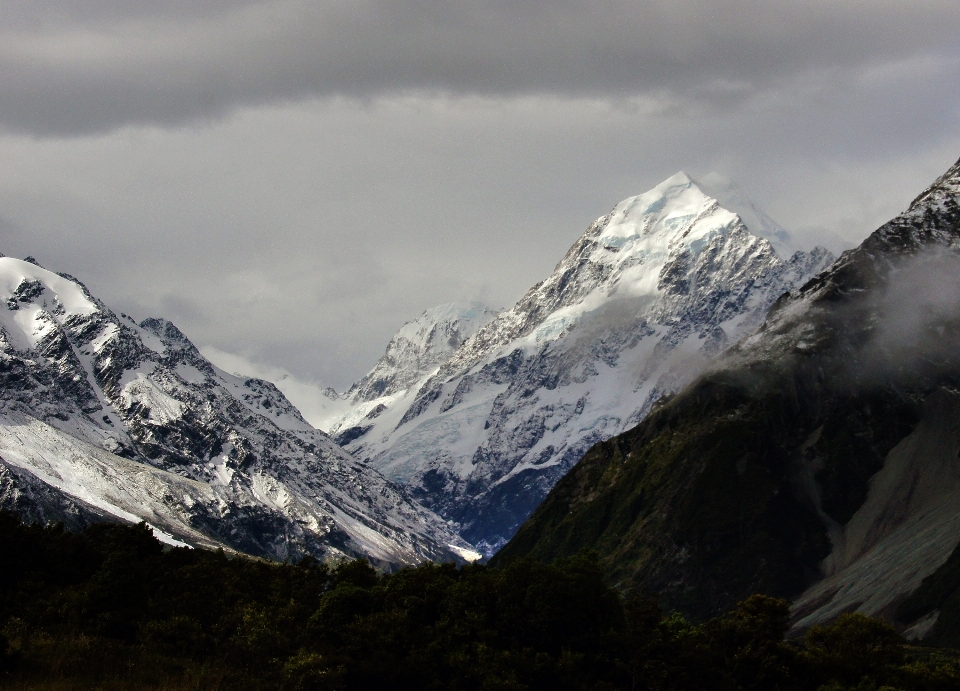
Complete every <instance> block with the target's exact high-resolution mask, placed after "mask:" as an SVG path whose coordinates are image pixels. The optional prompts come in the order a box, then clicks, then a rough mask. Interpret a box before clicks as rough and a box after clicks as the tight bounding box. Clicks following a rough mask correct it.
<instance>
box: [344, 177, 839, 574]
mask: <svg viewBox="0 0 960 691" xmlns="http://www.w3.org/2000/svg"><path fill="white" fill-rule="evenodd" d="M751 208H753V207H751ZM754 212H755V213H753V214H752V216H751V218H752V219H753V220H752V221H751V222H752V223H753V225H746V224H745V222H744V219H741V217H740V216H738V215H737V214H735V213H733V212H732V211H731V210H730V209H728V208H726V207H725V206H724V205H723V202H722V201H718V199H716V198H714V197H712V196H710V195H708V194H706V193H705V192H704V191H703V190H702V189H701V188H700V187H699V186H698V184H697V183H696V182H695V181H693V180H691V179H690V178H689V177H687V176H686V175H684V174H683V173H679V174H677V175H675V176H673V177H671V178H669V179H668V180H666V181H664V182H663V183H662V184H660V185H658V186H657V187H656V188H654V189H652V190H650V191H649V192H647V193H645V194H642V195H639V196H636V197H631V198H629V199H626V200H624V201H622V202H620V203H619V204H618V205H617V206H616V207H615V208H614V209H613V211H611V212H610V213H609V214H608V215H606V216H604V217H602V218H600V219H598V220H597V221H596V222H595V223H594V224H593V225H591V226H590V228H588V229H587V231H586V232H585V233H584V234H583V235H582V236H581V237H580V239H579V240H577V242H576V243H574V245H573V246H572V247H571V248H570V250H569V252H567V254H566V256H564V257H563V258H562V259H561V261H560V263H559V264H558V265H557V267H556V269H555V270H554V272H553V273H552V274H551V275H550V276H549V277H547V278H546V280H544V281H542V282H540V283H538V284H537V285H535V286H534V287H532V288H531V289H530V291H529V292H528V293H527V294H526V295H525V296H524V297H523V298H522V299H521V300H520V301H519V302H517V304H515V305H514V306H513V307H511V308H509V309H507V310H504V311H503V312H501V313H499V314H496V315H495V316H494V315H492V314H490V313H488V312H483V311H481V310H478V309H475V308H473V309H469V310H464V309H461V310H459V311H458V312H457V313H456V314H455V315H452V316H455V317H456V320H451V319H450V316H451V313H450V312H449V310H447V309H445V308H443V309H439V310H438V311H436V312H437V313H436V314H433V312H435V311H434V310H432V311H431V312H428V313H426V314H424V315H423V317H421V318H420V319H419V320H417V321H416V322H413V323H411V324H410V325H408V326H407V327H404V329H403V330H402V331H401V333H399V334H398V335H397V337H396V338H395V339H394V341H393V342H391V345H390V347H389V348H388V352H387V355H385V357H384V359H383V360H381V362H380V363H378V365H377V367H376V368H375V369H374V371H373V372H371V374H370V375H368V376H367V377H365V378H364V379H363V380H361V382H359V383H358V384H357V385H356V386H355V387H354V389H352V390H351V392H352V395H353V398H352V399H351V402H350V408H349V410H348V411H347V412H346V413H345V414H344V415H343V417H342V418H341V419H340V420H339V421H337V422H336V423H335V424H334V425H333V426H332V427H331V432H332V433H333V434H335V435H336V436H335V438H336V439H337V440H338V441H340V442H341V443H343V444H344V445H345V446H346V448H347V449H348V450H349V451H351V452H352V453H354V454H356V455H357V456H360V457H361V458H365V459H368V460H369V461H370V462H371V464H372V465H373V466H374V467H376V468H377V469H378V470H380V471H381V472H383V473H384V475H386V476H387V477H388V478H390V479H392V480H395V481H397V482H400V483H403V484H405V485H407V486H408V487H409V488H410V489H411V492H412V493H413V495H414V496H415V497H416V498H417V499H418V500H420V501H421V502H422V503H423V504H424V505H426V506H428V507H430V508H431V509H432V510H434V511H436V512H437V513H438V514H440V515H441V516H443V517H444V518H447V519H450V520H451V521H453V522H454V523H455V524H457V525H458V526H459V529H460V534H461V536H463V537H464V538H465V539H466V540H467V541H469V542H471V543H473V544H475V545H476V546H477V548H478V549H479V550H480V551H482V552H484V553H485V554H488V555H489V554H492V553H494V552H495V551H496V550H497V549H498V548H499V547H500V546H502V545H503V544H504V543H505V542H506V541H507V540H508V539H509V538H510V537H511V536H512V535H513V533H514V532H515V531H516V529H517V528H518V527H519V526H520V525H521V524H522V523H523V521H524V520H526V518H527V517H528V516H529V515H530V513H531V512H532V511H533V510H534V508H535V507H536V506H537V504H539V503H540V501H541V500H542V499H543V498H544V497H545V496H546V494H547V492H548V491H549V490H550V488H551V487H552V486H553V484H554V483H555V482H557V480H559V479H560V478H561V477H562V476H563V475H564V473H566V472H567V471H568V470H569V469H570V467H572V466H573V464H574V463H575V462H576V461H577V460H579V458H580V457H581V456H582V455H583V454H584V453H585V452H586V451H587V449H589V448H590V447H591V446H592V445H593V444H595V443H596V442H597V441H599V440H602V439H606V438H609V437H611V436H613V435H615V434H619V433H621V432H623V431H624V430H626V429H629V428H630V427H632V426H633V425H635V424H636V423H637V422H638V421H639V420H641V419H642V418H643V417H644V416H645V415H646V414H647V413H648V411H649V410H650V408H651V406H652V405H653V403H654V402H655V401H656V400H657V399H658V398H659V397H660V396H661V395H663V394H664V393H667V392H672V391H676V390H677V389H678V388H680V387H681V386H683V385H684V384H686V383H687V382H689V381H690V380H691V379H692V378H693V377H694V376H695V375H696V374H697V373H698V372H700V371H701V370H702V368H703V367H704V365H705V363H706V362H707V361H708V360H709V358H711V357H713V356H715V355H717V354H718V353H720V352H722V351H723V350H724V349H725V348H727V347H728V346H730V345H731V344H732V343H735V342H736V341H737V340H739V339H740V338H741V337H743V336H745V335H747V334H749V333H751V332H752V331H753V330H755V329H756V328H757V326H758V325H759V323H760V321H761V320H762V319H763V317H764V315H765V314H766V313H767V310H768V309H769V307H770V305H772V304H773V302H774V301H775V300H776V299H777V298H778V297H779V296H780V295H782V294H783V293H784V292H785V291H787V290H790V289H791V288H795V287H797V286H799V285H802V283H804V282H805V281H806V280H807V279H809V278H810V277H811V276H813V275H814V274H816V273H817V272H818V271H820V270H821V269H822V268H824V267H825V266H826V265H828V264H829V263H830V262H832V260H833V257H832V256H830V255H829V253H828V252H827V251H826V250H824V249H823V248H815V249H813V250H812V251H810V252H795V253H793V254H791V255H784V256H781V255H779V254H778V253H777V251H776V250H775V246H774V245H773V244H772V243H771V241H770V240H769V239H767V237H766V236H769V237H771V238H773V240H775V241H776V242H777V243H779V244H780V245H781V246H783V243H784V241H785V239H788V236H787V235H786V233H785V232H784V231H783V230H782V229H780V228H779V227H778V226H776V224H774V223H773V221H771V220H770V219H768V218H766V217H765V216H762V214H760V213H759V212H756V210H755V209H754ZM754 226H755V227H754ZM441 316H442V317H443V319H440V317H441ZM480 317H482V319H480ZM453 326H456V327H457V328H456V329H455V331H456V333H458V334H460V333H462V334H467V333H469V334H470V336H469V338H465V339H463V340H462V341H461V340H459V339H454V338H447V337H444V338H442V339H437V338H435V337H433V336H432V334H436V333H442V334H448V333H453V332H454V329H453ZM415 335H416V337H414V336H415ZM425 335H430V338H426V337H425ZM453 342H455V343H457V346H458V347H456V348H455V349H449V348H445V347H444V348H440V349H438V344H439V345H441V346H445V344H447V343H453ZM425 346H426V347H425ZM427 351H436V353H437V356H431V357H425V356H424V353H425V352H427ZM406 353H416V357H411V356H409V355H405V354H406ZM424 362H426V363H429V364H430V365H432V368H424V367H422V366H420V363H424ZM407 363H413V364H407ZM398 367H400V368H401V369H400V370H398V369H397V368H398ZM402 370H409V371H410V372H413V374H414V376H406V375H404V376H399V371H402ZM397 382H402V384H403V385H402V386H397V385H396V383H397ZM404 387H405V388H404ZM369 393H372V394H374V395H367V394H369ZM348 395H351V394H348Z"/></svg>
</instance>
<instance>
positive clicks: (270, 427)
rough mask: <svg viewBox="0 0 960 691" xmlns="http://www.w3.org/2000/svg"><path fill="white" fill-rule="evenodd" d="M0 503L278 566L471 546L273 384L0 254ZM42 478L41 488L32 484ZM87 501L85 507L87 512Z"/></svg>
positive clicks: (446, 555)
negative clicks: (143, 530) (138, 528)
mask: <svg viewBox="0 0 960 691" xmlns="http://www.w3.org/2000/svg"><path fill="white" fill-rule="evenodd" d="M0 381H2V384H3V389H2V391H3V395H2V398H0V459H2V460H0V465H2V466H3V467H4V468H5V470H4V473H3V479H2V487H3V494H2V495H0V504H2V505H3V506H7V507H10V508H13V509H17V508H20V509H21V510H24V509H25V507H24V504H25V499H24V498H25V497H28V498H29V497H30V496H33V497H36V498H38V499H41V500H45V501H48V504H46V505H45V506H44V507H40V508H39V509H36V515H38V516H43V515H49V516H53V517H58V516H60V517H62V518H64V519H66V520H67V521H68V522H69V521H83V520H88V518H89V514H90V512H91V511H92V512H93V514H96V513H98V512H99V513H100V514H105V515H108V516H111V517H113V518H114V519H116V520H124V521H129V520H135V519H146V520H147V521H148V522H150V523H151V525H153V526H154V528H155V530H157V531H158V532H159V533H160V534H164V535H166V536H167V537H168V539H169V540H174V541H181V540H182V541H186V542H189V543H192V544H196V545H198V546H212V545H223V546H226V547H228V548H231V549H234V550H237V551H242V552H246V553H250V554H253V555H257V556H267V557H271V558H275V559H281V560H283V559H290V558H297V557H298V556H300V555H304V554H312V555H314V556H318V557H322V558H342V557H352V556H366V557H368V558H370V559H371V560H372V561H374V562H375V563H378V564H380V565H381V566H384V567H388V568H395V567H396V566H399V565H404V564H414V563H419V562H420V561H422V560H424V559H462V558H464V556H465V555H470V554H471V548H470V545H469V544H468V543H466V542H465V541H463V540H462V539H460V538H459V537H458V536H456V534H455V533H453V532H452V531H451V530H450V529H449V528H448V527H447V525H446V523H445V522H443V521H442V520H440V519H439V518H438V517H436V516H435V515H433V514H432V513H430V512H429V511H427V510H425V509H423V508H422V507H420V506H419V505H418V504H416V503H415V502H412V501H411V500H410V498H409V497H408V496H407V494H406V492H405V491H404V490H403V489H402V488H398V487H396V486H394V485H393V484H392V483H390V482H388V481H387V480H385V479H384V478H383V477H382V476H380V475H379V473H377V472H375V471H373V470H372V469H370V468H368V467H367V466H366V465H365V464H363V463H360V462H359V461H357V460H356V459H355V458H353V457H351V456H350V455H349V454H348V453H346V452H345V451H344V450H342V449H341V448H340V447H339V446H337V445H336V444H335V443H333V441H332V440H330V439H329V438H328V437H327V436H326V435H325V434H323V433H322V432H320V431H318V430H315V429H314V428H313V427H311V426H310V425H309V424H308V423H307V422H306V421H305V420H304V419H303V417H302V416H301V415H300V413H299V411H297V410H296V408H295V407H294V406H292V405H291V404H290V403H289V401H287V399H286V398H285V397H284V396H283V395H282V394H281V393H280V391H279V390H278V389H277V388H276V387H275V386H274V385H273V384H270V383H269V382H265V381H263V380H258V379H248V378H240V377H234V376H232V375H229V374H227V373H225V372H223V371H221V370H219V369H217V368H216V367H214V366H213V365H212V364H211V363H209V362H208V361H207V360H206V359H205V358H204V357H203V356H202V355H201V354H200V353H199V351H198V350H197V349H196V348H195V347H194V345H193V344H192V343H191V342H190V341H189V339H187V338H186V336H184V334H183V333H181V332H180V331H179V329H177V328H176V327H175V326H174V325H173V324H172V323H170V322H168V321H166V320H162V319H147V320H144V321H142V322H141V323H140V324H137V323H135V322H134V321H133V320H132V319H130V318H129V317H125V316H120V317H118V316H117V315H116V314H114V313H113V312H112V311H111V310H110V309H109V308H107V307H106V306H105V305H104V304H103V303H102V302H100V301H99V300H97V299H96V298H94V297H93V296H92V295H90V293H89V291H88V290H87V289H86V288H85V287H84V286H83V284H82V283H80V282H79V281H77V280H76V279H74V278H72V277H66V276H61V275H58V274H55V273H53V272H50V271H47V270H45V269H43V268H41V267H39V266H38V265H36V263H35V262H26V261H20V260H16V259H12V258H9V257H4V258H0ZM38 483H45V484H46V485H47V486H48V487H50V488H51V489H43V485H42V484H38ZM91 507H92V508H91Z"/></svg>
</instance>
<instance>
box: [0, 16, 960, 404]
mask: <svg viewBox="0 0 960 691" xmlns="http://www.w3.org/2000/svg"><path fill="white" fill-rule="evenodd" d="M958 36H960V5H958V4H957V2H956V0H930V1H925V0H914V1H913V2H909V3H905V2H902V1H900V0H896V1H893V0H856V1H854V0H829V1H826V0H778V1H777V2H769V1H766V2H760V1H741V0H710V1H707V0H670V1H666V0H664V1H656V2H650V1H644V0H632V1H630V2H626V1H624V2H621V1H604V0H552V2H549V3H547V2H543V1H542V0H509V1H508V0H490V1H487V2H479V1H465V0H461V1H454V0H382V1H381V0H333V1H330V0H317V1H312V2H308V1H305V0H283V1H276V2H257V1H249V2H244V1H236V2H228V1H227V0H153V1H152V2H149V3H131V2H122V1H121V0H71V1H69V2H66V1H64V2H61V1H59V0H42V1H40V0H37V1H34V0H12V1H7V0H0V252H2V253H3V254H6V255H10V256H18V257H25V256H27V255H32V256H33V257H35V258H36V259H37V260H38V261H39V263H40V264H42V265H43V266H45V267H46V268H49V269H52V270H55V271H61V272H67V273H69V274H72V275H74V276H76V277H78V278H79V279H80V280H82V281H83V282H84V283H85V284H86V285H87V287H88V288H89V289H90V290H91V292H92V293H93V294H94V295H96V296H97V297H99V298H101V299H102V300H104V301H105V302H106V303H107V304H108V305H109V306H111V307H112V308H113V309H114V310H115V311H118V312H124V313H126V314H129V315H131V316H133V317H134V318H136V319H138V320H139V319H143V318H145V317H148V316H160V317H165V318H168V319H170V320H172V321H173V322H175V323H176V324H177V325H178V326H179V327H180V328H181V330H182V331H183V332H184V333H186V334H187V335H188V336H189V337H190V338H191V340H193V342H194V343H195V344H196V345H197V346H199V347H201V348H202V349H203V351H204V352H205V353H207V354H209V355H211V356H213V358H214V360H215V361H216V362H218V363H223V364H224V365H227V364H229V366H230V368H231V369H232V370H235V371H236V370H243V371H244V372H245V373H260V374H266V375H268V376H270V377H271V378H274V379H276V378H279V377H281V376H284V375H285V374H289V375H290V377H291V379H293V380H296V381H297V382H302V383H304V384H316V385H320V386H332V387H335V388H336V389H338V390H344V389H345V388H346V387H348V386H349V385H350V384H351V383H352V382H353V381H355V380H356V379H358V378H360V377H361V376H362V375H363V374H364V373H365V372H366V371H367V370H369V369H370V368H371V367H372V365H373V364H374V362H375V361H376V360H377V358H378V357H379V356H380V355H381V354H382V353H383V350H384V348H385V346H386V344H387V342H388V340H389V339H390V337H391V335H392V334H393V333H394V332H395V331H396V330H397V329H398V328H399V327H400V326H401V325H402V324H403V323H404V322H406V321H408V320H410V319H413V318H415V317H416V316H418V315H419V314H420V313H421V312H422V311H423V310H425V309H427V308H429V307H432V306H434V305H437V304H440V303H445V302H451V301H459V300H463V301H467V300H477V301H481V302H485V303H487V304H489V305H491V306H494V307H505V306H509V305H511V304H513V303H514V302H515V301H516V300H518V299H519V298H520V297H521V296H522V295H523V294H524V293H525V292H526V290H527V289H529V288H530V287H531V286H532V285H533V284H535V283H536V282H538V281H540V280H542V279H543V278H545V277H546V276H547V275H548V274H549V273H550V271H551V270H552V269H553V267H554V266H555V265H556V263H557V262H558V261H559V260H560V258H561V257H562V256H563V254H564V253H565V252H566V250H567V249H568V248H569V246H570V245H571V244H572V243H573V242H574V241H575V240H576V239H577V237H578V236H579V235H580V234H581V233H582V232H583V231H584V230H585V229H586V228H587V226H588V225H589V224H590V223H591V222H592V221H593V220H594V219H596V218H597V217H598V216H601V215H603V214H605V213H606V212H607V211H609V210H610V209H611V208H612V207H613V206H614V205H615V204H616V203H617V202H618V201H620V200H621V199H623V198H625V197H628V196H631V195H635V194H639V193H641V192H644V191H646V190H648V189H650V188H651V187H653V186H655V185H656V184H657V183H659V182H660V181H662V180H664V179H666V178H667V177H669V176H671V175H672V174H674V173H676V172H677V171H679V170H684V171H686V172H687V173H688V174H690V175H692V176H693V177H694V178H696V177H698V176H705V175H707V174H708V173H711V172H718V173H720V174H722V175H724V176H726V177H728V178H730V179H732V180H734V181H735V182H736V183H737V184H738V185H739V186H740V187H741V188H742V189H743V190H744V191H745V193H746V194H747V195H748V196H749V197H751V198H752V199H753V200H754V201H755V202H756V203H757V205H758V206H760V207H761V208H763V209H764V210H765V211H766V212H767V213H768V214H769V215H770V216H772V217H773V218H774V219H776V220H777V221H778V222H779V223H780V224H781V225H782V226H784V227H785V228H787V229H788V230H790V231H791V232H792V233H793V234H794V235H795V236H796V237H797V238H799V239H800V240H801V244H805V245H806V246H813V245H814V244H817V243H822V244H825V245H827V246H828V247H829V248H830V249H832V250H834V251H835V252H839V251H841V250H843V249H845V248H849V247H852V246H854V245H855V244H857V243H859V242H860V241H861V240H862V239H863V238H864V237H866V235H867V234H869V233H870V232H871V231H872V230H873V229H875V228H876V227H877V226H879V225H880V224H882V223H883V222H884V221H886V220H888V219H889V218H891V217H892V216H894V215H896V214H897V213H898V212H899V211H901V210H902V209H904V208H905V207H906V206H907V205H908V204H909V202H910V201H911V200H912V199H913V197H915V196H916V195H917V194H918V193H919V192H920V191H922V190H923V188H924V187H926V186H927V185H928V184H929V183H930V182H932V181H933V179H935V178H936V177H937V176H938V175H939V174H940V173H942V172H943V171H944V170H946V168H947V167H949V166H950V165H951V164H952V163H953V162H955V161H956V160H957V158H958V157H960V40H958V39H957V37H958Z"/></svg>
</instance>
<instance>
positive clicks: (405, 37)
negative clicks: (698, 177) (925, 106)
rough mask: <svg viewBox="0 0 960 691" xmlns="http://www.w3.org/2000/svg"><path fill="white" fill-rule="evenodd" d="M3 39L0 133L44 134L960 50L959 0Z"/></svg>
mask: <svg viewBox="0 0 960 691" xmlns="http://www.w3.org/2000/svg"><path fill="white" fill-rule="evenodd" d="M0 26H2V27H3V28H2V29H0V94H3V98H2V99H0V123H2V124H3V125H4V126H5V127H7V128H8V129H10V130H12V131H20V132H28V133H31V134H34V135H40V136H51V135H52V136H57V135H64V134H67V135H70V134H82V133H90V132H102V131H108V130H110V129H112V128H116V127H121V126H124V125H127V124H137V123H156V124H162V125H166V126H170V125H178V124H183V123H190V122H196V121H203V120H209V119H210V118H220V117H223V116H224V115H225V114H227V113H229V112H231V111H232V110H234V109H235V108H238V107H243V106H251V105H260V104H266V103H272V102H278V101H285V100H299V99H304V98H312V97H318V96H319V97H328V96H336V95H348V96H353V97H375V96H377V95H383V94H394V95H395V94H398V93H405V92H428V93H429V92H433V93H438V92H439V93H448V94H461V95H462V94H481V95H498V96H503V95H517V94H540V95H544V94H553V95H560V96H566V97H612V98H627V97H630V96H634V95H638V94H639V95H645V96H647V97H648V98H650V99H654V100H656V101H659V102H660V104H661V106H662V107H664V108H669V107H674V108H678V107H679V108H703V107H719V108H723V107H731V106H732V105H736V104H739V103H742V102H743V101H744V100H747V99H750V98H756V97H757V96H758V94H761V93H763V92H764V90H766V89H768V88H770V87H771V85H775V84H777V83H782V82H783V81H784V80H786V81H790V80H793V79H795V78H797V77H798V76H800V75H803V74H820V73H822V72H823V71H824V70H827V71H828V72H831V71H832V72H836V71H843V70H850V69H856V70H861V69H864V68H868V67H871V66H880V65H885V64H894V63H898V62H902V61H904V60H909V59H916V58H918V56H919V57H923V56H927V57H929V58H930V59H937V58H944V57H953V58H957V57H958V54H960V48H958V46H957V42H956V36H957V35H960V14H958V13H957V12H956V6H955V2H953V0H930V1H927V2H917V3H909V4H905V3H902V2H894V1H893V0H875V1H873V2H870V3H862V2H814V3H811V2H799V1H795V2H786V1H784V2H776V3H771V2H764V1H761V0H739V1H734V2H731V1H730V0H723V1H721V0H709V1H707V0H696V1H694V0H670V1H667V0H658V1H656V2H650V1H648V2H636V1H635V0H632V1H626V0H616V1H613V2H595V1H588V0H557V1H555V2H549V3H545V2H541V1H540V0H520V1H518V0H509V1H508V0H493V1H488V2H452V1H450V0H350V1H349V2H347V1H346V0H340V1H327V2H308V1H307V0H286V1H278V2H223V1H209V2H204V1H197V2H175V1H174V0H166V1H164V2H151V3H123V2H117V1H116V0H112V1H106V0H104V1H101V2H97V1H95V0H84V1H82V2H53V1H48V2H25V1H24V0H13V1H10V2H3V3H0ZM827 76H828V77H829V74H828V75H827Z"/></svg>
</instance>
